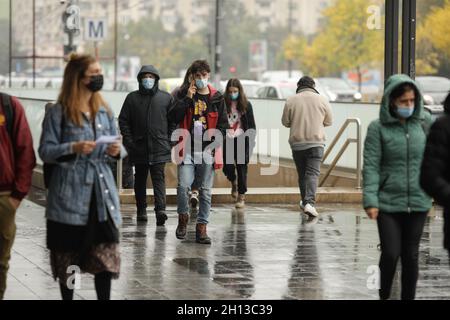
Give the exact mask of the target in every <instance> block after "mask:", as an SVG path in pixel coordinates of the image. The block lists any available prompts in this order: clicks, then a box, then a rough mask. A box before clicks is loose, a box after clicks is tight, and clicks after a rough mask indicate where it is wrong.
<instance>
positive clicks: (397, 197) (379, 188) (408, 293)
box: [363, 75, 431, 300]
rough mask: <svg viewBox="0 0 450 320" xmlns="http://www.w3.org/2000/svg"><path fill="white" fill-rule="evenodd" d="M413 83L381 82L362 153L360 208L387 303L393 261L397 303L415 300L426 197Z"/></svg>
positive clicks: (424, 121) (423, 127)
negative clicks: (372, 232)
mask: <svg viewBox="0 0 450 320" xmlns="http://www.w3.org/2000/svg"><path fill="white" fill-rule="evenodd" d="M430 123H431V117H430V116H429V114H427V113H426V112H425V111H424V107H423V98H422V95H421V94H420V91H419V89H418V86H417V85H416V83H415V82H414V81H413V80H412V79H411V78H409V77H408V76H406V75H395V76H392V77H391V78H390V79H389V80H388V81H387V83H386V88H385V92H384V97H383V100H382V103H381V109H380V118H379V119H378V120H376V121H374V122H372V123H371V124H370V126H369V129H368V132H367V137H366V141H365V149H364V169H363V175H364V192H363V200H364V209H365V210H366V213H367V215H368V216H369V218H370V219H373V220H377V224H378V232H379V236H380V241H381V258H380V275H381V278H380V280H381V281H380V291H379V294H380V298H381V299H389V297H390V295H391V287H392V281H393V278H394V274H395V270H396V266H397V262H398V259H399V258H401V261H402V280H401V282H402V292H401V298H402V299H403V300H411V299H414V298H415V293H416V283H417V279H418V276H419V262H418V260H419V244H420V238H421V236H422V232H423V228H424V225H425V221H426V217H427V214H428V212H429V210H430V209H431V198H430V197H428V196H427V195H426V194H425V192H424V191H423V190H422V188H421V187H420V184H419V178H420V167H421V163H422V158H423V154H424V150H425V142H426V135H427V132H426V131H427V127H428V126H429V124H430Z"/></svg>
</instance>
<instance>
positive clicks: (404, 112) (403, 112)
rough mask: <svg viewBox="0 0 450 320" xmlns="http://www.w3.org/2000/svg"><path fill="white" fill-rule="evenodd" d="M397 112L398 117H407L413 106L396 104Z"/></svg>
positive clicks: (411, 113) (409, 116) (410, 114)
mask: <svg viewBox="0 0 450 320" xmlns="http://www.w3.org/2000/svg"><path fill="white" fill-rule="evenodd" d="M397 114H398V116H399V117H400V118H403V119H408V118H411V117H412V115H413V114H414V107H413V108H410V107H404V106H397Z"/></svg>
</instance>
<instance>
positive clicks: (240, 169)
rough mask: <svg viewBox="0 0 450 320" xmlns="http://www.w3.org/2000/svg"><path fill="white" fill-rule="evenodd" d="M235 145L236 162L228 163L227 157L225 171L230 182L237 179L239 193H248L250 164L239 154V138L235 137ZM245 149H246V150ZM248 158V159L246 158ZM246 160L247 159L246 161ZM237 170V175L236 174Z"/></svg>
mask: <svg viewBox="0 0 450 320" xmlns="http://www.w3.org/2000/svg"><path fill="white" fill-rule="evenodd" d="M233 140H234V142H233V145H234V162H233V163H227V159H226V158H225V159H224V166H223V173H224V174H225V176H226V177H227V179H228V180H229V181H230V182H235V181H236V179H237V184H238V192H239V194H246V193H247V174H248V164H247V163H242V162H244V161H243V159H242V155H239V154H238V151H242V150H238V143H237V139H236V138H235V139H233ZM244 151H245V150H244ZM245 160H247V159H245ZM245 162H246V161H245ZM236 172H237V175H236Z"/></svg>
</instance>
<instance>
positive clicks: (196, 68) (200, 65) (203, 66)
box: [190, 60, 211, 75]
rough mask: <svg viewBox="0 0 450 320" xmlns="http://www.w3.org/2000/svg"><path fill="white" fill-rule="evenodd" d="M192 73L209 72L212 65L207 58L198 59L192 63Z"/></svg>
mask: <svg viewBox="0 0 450 320" xmlns="http://www.w3.org/2000/svg"><path fill="white" fill-rule="evenodd" d="M190 69H191V74H193V75H194V74H196V73H197V72H204V71H206V72H208V73H211V67H210V66H209V63H208V61H206V60H196V61H194V62H193V63H192V64H191V67H190Z"/></svg>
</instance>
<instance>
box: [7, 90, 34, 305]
mask: <svg viewBox="0 0 450 320" xmlns="http://www.w3.org/2000/svg"><path fill="white" fill-rule="evenodd" d="M35 165H36V157H35V155H34V150H33V140H32V137H31V132H30V127H29V126H28V122H27V119H26V117H25V112H24V109H23V107H22V105H21V104H20V102H19V100H17V99H16V98H14V97H10V96H8V95H5V94H0V300H2V299H3V295H4V293H5V289H6V276H7V273H8V269H9V264H8V263H9V259H10V257H11V247H12V245H13V242H14V237H15V233H16V224H15V214H16V210H17V208H18V207H19V205H20V203H21V202H22V199H23V198H24V197H25V196H26V195H27V193H28V191H29V190H30V186H31V177H32V173H33V169H34V167H35Z"/></svg>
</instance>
